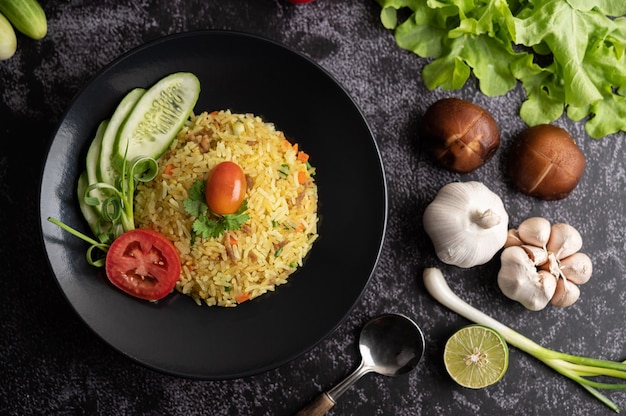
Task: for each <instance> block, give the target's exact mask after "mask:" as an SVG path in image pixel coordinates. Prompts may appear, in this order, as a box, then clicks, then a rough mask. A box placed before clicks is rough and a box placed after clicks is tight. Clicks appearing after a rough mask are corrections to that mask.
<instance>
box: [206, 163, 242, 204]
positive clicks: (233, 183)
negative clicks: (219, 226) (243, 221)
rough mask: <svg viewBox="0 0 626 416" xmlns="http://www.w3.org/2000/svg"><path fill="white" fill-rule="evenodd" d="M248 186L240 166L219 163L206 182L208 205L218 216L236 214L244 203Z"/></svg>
mask: <svg viewBox="0 0 626 416" xmlns="http://www.w3.org/2000/svg"><path fill="white" fill-rule="evenodd" d="M246 186H247V185H246V175H245V174H244V172H243V169H241V167H240V166H239V165H238V164H236V163H235V162H230V161H225V162H221V163H218V164H217V165H216V166H215V167H214V168H213V169H212V170H211V172H210V173H209V177H208V178H207V181H206V187H205V190H204V192H205V199H206V204H207V205H208V206H209V209H210V210H211V211H213V212H214V213H216V214H219V215H224V214H234V213H235V212H237V210H239V208H240V207H241V204H242V203H243V200H244V198H245V196H246Z"/></svg>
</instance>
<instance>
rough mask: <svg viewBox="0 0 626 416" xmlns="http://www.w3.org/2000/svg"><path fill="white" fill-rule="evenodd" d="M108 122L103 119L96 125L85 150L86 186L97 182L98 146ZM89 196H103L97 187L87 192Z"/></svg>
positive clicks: (82, 197) (100, 143)
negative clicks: (93, 134) (94, 132)
mask: <svg viewBox="0 0 626 416" xmlns="http://www.w3.org/2000/svg"><path fill="white" fill-rule="evenodd" d="M108 124H109V120H103V121H102V122H101V123H100V125H99V126H98V130H97V131H96V136H95V137H94V138H93V140H92V141H91V145H89V149H88V150H87V159H86V167H87V169H86V174H87V186H89V185H93V184H94V183H98V174H97V172H98V159H99V157H100V148H101V147H102V137H104V131H105V130H106V128H107V126H108ZM78 196H79V198H81V199H84V193H83V194H79V195H78ZM89 196H91V197H95V198H98V199H99V200H100V201H102V200H103V198H104V196H103V195H102V193H101V192H100V191H99V190H98V189H93V190H92V191H90V192H89ZM94 208H95V209H96V211H97V212H100V207H99V206H94Z"/></svg>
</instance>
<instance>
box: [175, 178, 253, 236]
mask: <svg viewBox="0 0 626 416" xmlns="http://www.w3.org/2000/svg"><path fill="white" fill-rule="evenodd" d="M205 186H206V181H202V180H197V181H195V182H194V183H193V185H192V186H191V188H189V198H187V199H185V200H184V201H183V207H184V208H185V212H187V214H189V215H191V216H192V217H197V218H196V220H195V221H194V222H193V224H192V230H193V232H194V234H195V235H200V236H202V237H203V238H211V237H212V238H217V237H219V236H221V235H222V234H224V232H225V231H227V230H238V229H240V228H241V226H242V225H243V223H245V222H246V221H248V220H249V219H250V216H249V215H248V214H246V213H245V212H246V210H247V209H248V201H247V200H244V201H243V203H242V204H241V207H239V210H237V212H235V213H234V214H224V215H218V214H216V213H214V212H211V210H209V206H208V205H207V204H206V201H205V199H204V189H205Z"/></svg>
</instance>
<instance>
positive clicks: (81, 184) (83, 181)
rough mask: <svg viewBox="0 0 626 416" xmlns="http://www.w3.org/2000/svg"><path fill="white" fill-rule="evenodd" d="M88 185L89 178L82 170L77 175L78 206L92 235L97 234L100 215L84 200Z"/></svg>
mask: <svg viewBox="0 0 626 416" xmlns="http://www.w3.org/2000/svg"><path fill="white" fill-rule="evenodd" d="M88 186H89V179H87V171H84V172H83V173H82V174H81V175H80V176H79V177H78V185H77V187H76V188H77V189H76V191H77V193H78V206H79V207H80V212H81V213H82V214H83V217H85V221H87V224H88V225H89V228H90V229H91V232H92V233H93V235H95V236H97V235H98V233H99V229H98V222H99V221H100V218H101V217H100V213H99V212H98V210H97V209H96V207H92V206H91V205H89V204H87V202H85V198H84V195H85V191H86V190H87V187H88Z"/></svg>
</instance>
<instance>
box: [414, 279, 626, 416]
mask: <svg viewBox="0 0 626 416" xmlns="http://www.w3.org/2000/svg"><path fill="white" fill-rule="evenodd" d="M423 279H424V285H425V286H426V290H428V292H429V293H430V295H431V296H432V297H433V298H435V299H436V300H437V301H439V302H440V303H441V304H442V305H444V306H446V307H447V308H449V309H450V310H452V311H454V312H456V313H458V314H459V315H461V316H463V317H464V318H466V319H469V320H470V321H473V322H475V323H477V324H481V325H485V326H488V327H490V328H492V329H494V330H496V331H497V332H499V333H500V335H502V337H503V338H504V339H505V340H506V342H507V343H509V344H510V345H512V346H514V347H517V348H519V349H520V350H522V351H524V352H526V353H528V354H530V355H532V356H533V357H535V358H536V359H538V360H540V361H541V362H543V363H544V364H546V365H547V366H549V367H550V368H552V369H553V370H554V371H556V372H557V373H559V374H561V375H564V376H565V377H567V378H569V379H570V380H573V381H575V382H577V383H578V384H580V385H581V386H582V387H583V388H584V389H585V390H587V391H588V392H589V393H591V395H593V396H594V397H595V398H596V399H598V400H600V401H601V402H602V403H603V404H604V405H606V406H607V407H609V408H610V409H611V410H613V411H614V412H617V413H619V410H620V409H619V407H618V406H617V405H616V404H615V403H613V402H612V401H611V400H610V399H609V398H608V397H606V396H605V395H603V394H602V393H600V392H599V391H598V390H596V389H597V388H600V389H611V390H626V384H618V383H608V382H607V383H601V382H595V381H592V380H588V379H586V378H585V377H592V376H605V377H614V378H618V379H626V363H624V362H617V361H610V360H603V359H596V358H589V357H582V356H576V355H571V354H565V353H562V352H558V351H554V350H551V349H548V348H545V347H542V346H541V345H539V344H537V343H536V342H534V341H532V340H530V339H529V338H526V337H525V336H523V335H521V334H520V333H518V332H516V331H514V330H512V329H511V328H509V327H508V326H506V325H504V324H503V323H501V322H499V321H497V320H495V319H493V318H492V317H490V316H489V315H487V314H485V313H483V312H481V311H479V310H478V309H476V308H474V307H473V306H471V305H470V304H468V303H466V302H465V301H463V300H462V299H461V298H459V297H458V296H457V295H456V294H455V293H454V292H453V291H452V289H450V286H448V284H447V283H446V280H445V278H444V277H443V274H442V273H441V270H439V269H438V268H435V267H430V268H426V269H425V270H424V274H423Z"/></svg>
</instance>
